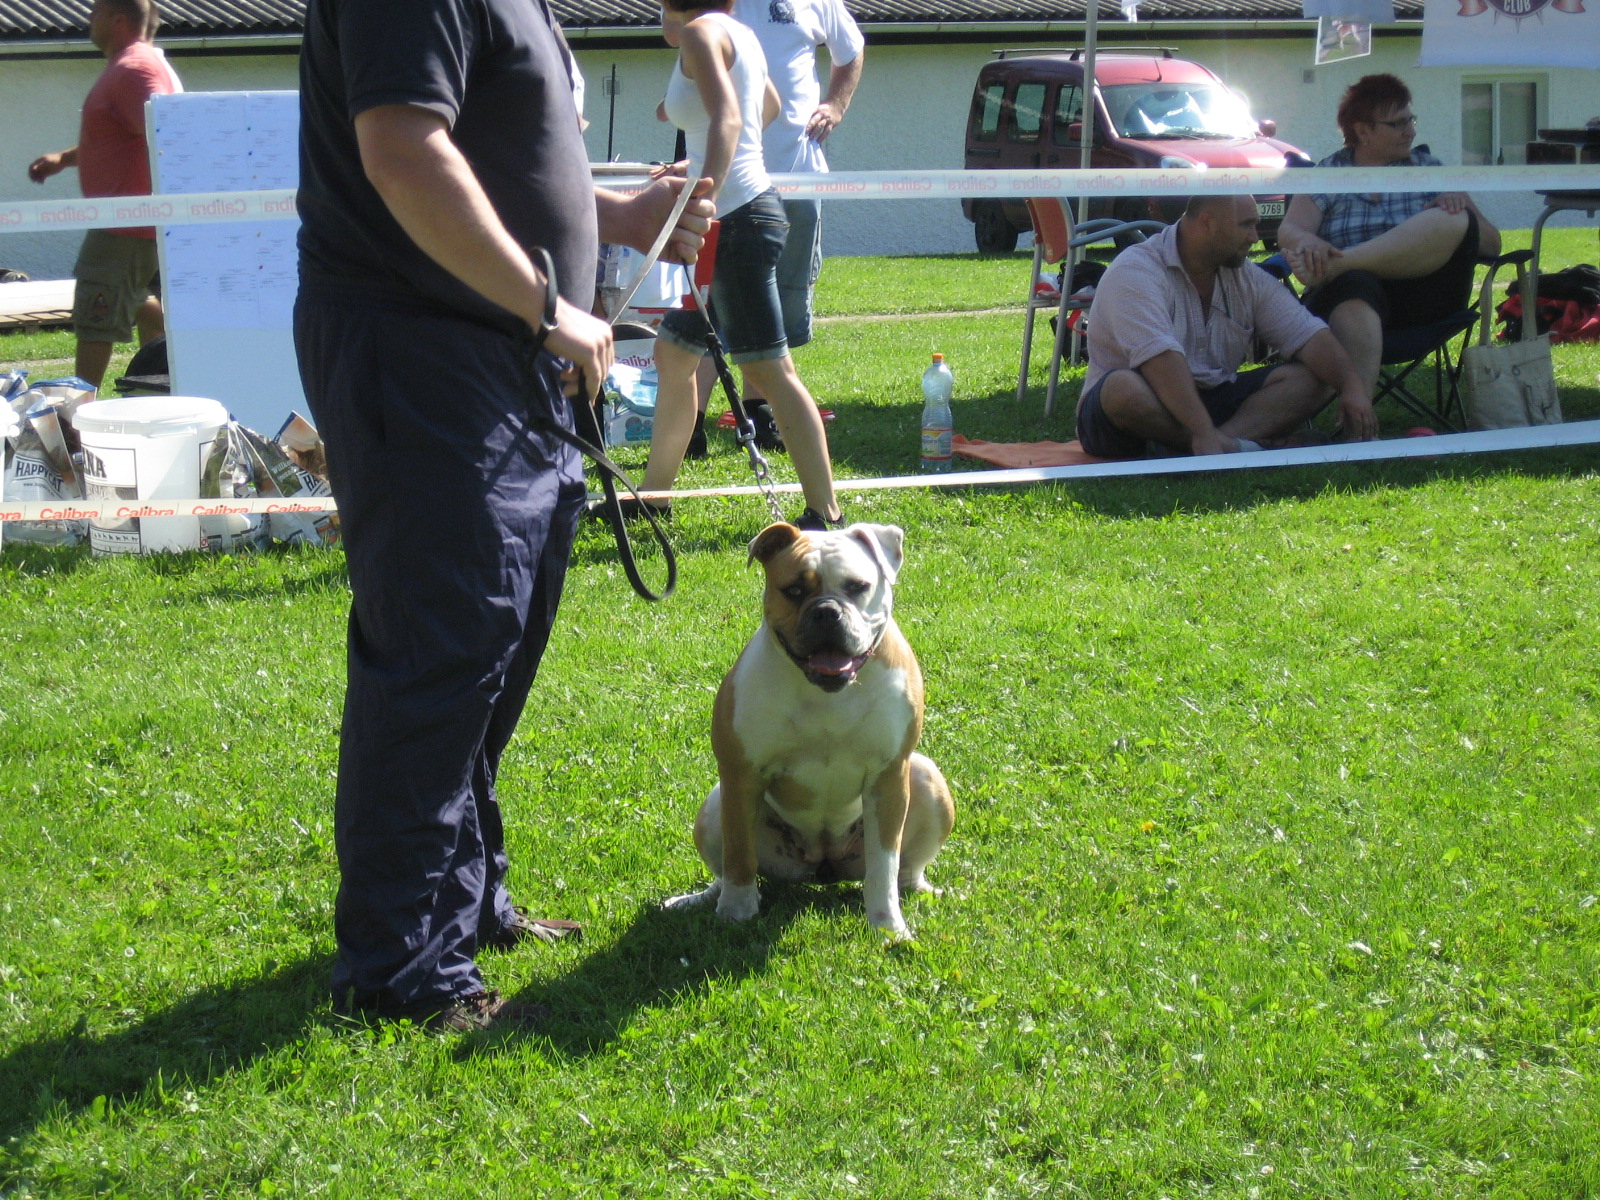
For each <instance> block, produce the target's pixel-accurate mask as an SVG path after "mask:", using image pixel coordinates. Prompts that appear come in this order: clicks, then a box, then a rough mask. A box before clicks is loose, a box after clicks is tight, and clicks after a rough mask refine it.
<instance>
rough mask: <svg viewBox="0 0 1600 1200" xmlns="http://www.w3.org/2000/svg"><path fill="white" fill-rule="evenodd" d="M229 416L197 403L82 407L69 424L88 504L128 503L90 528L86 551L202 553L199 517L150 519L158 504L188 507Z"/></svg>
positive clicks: (162, 399) (179, 400) (162, 400)
mask: <svg viewBox="0 0 1600 1200" xmlns="http://www.w3.org/2000/svg"><path fill="white" fill-rule="evenodd" d="M227 423H228V410H227V409H226V408H224V407H223V406H222V405H221V404H220V403H218V402H217V401H215V400H206V399H203V398H201V397H198V396H130V397H128V398H126V399H122V400H96V401H94V402H93V403H91V404H84V405H80V406H79V408H78V411H77V412H76V413H74V414H73V417H72V425H73V428H74V429H76V430H77V431H78V437H79V440H80V441H82V443H83V480H84V491H85V495H86V498H88V499H90V500H126V501H129V502H130V503H129V504H128V505H127V511H126V512H125V513H123V514H122V515H121V516H106V517H96V518H94V519H93V520H91V521H90V522H89V549H90V551H91V552H92V553H94V554H96V555H101V554H159V553H162V552H164V551H182V550H199V549H201V547H202V545H203V542H202V539H201V534H200V518H198V517H171V516H151V515H148V514H149V510H150V509H153V508H154V509H159V508H160V507H161V505H160V504H159V503H147V502H150V501H160V500H192V499H195V498H196V497H198V496H199V493H200V468H201V464H202V463H203V462H204V460H205V456H206V453H207V451H208V450H209V449H210V447H211V443H212V441H213V440H214V439H215V438H216V436H217V431H218V430H220V429H221V428H222V427H223V426H224V425H226V424H227Z"/></svg>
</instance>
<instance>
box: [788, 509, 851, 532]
mask: <svg viewBox="0 0 1600 1200" xmlns="http://www.w3.org/2000/svg"><path fill="white" fill-rule="evenodd" d="M794 527H795V528H796V529H804V530H806V531H807V532H809V533H827V532H828V531H829V530H830V529H843V528H844V512H843V511H842V510H841V511H840V513H839V517H838V519H837V520H834V521H830V520H829V519H828V518H827V517H825V516H823V515H822V514H821V513H819V512H818V511H817V510H816V509H814V508H807V509H806V510H805V512H803V513H801V514H800V515H799V516H798V517H796V518H795V519H794Z"/></svg>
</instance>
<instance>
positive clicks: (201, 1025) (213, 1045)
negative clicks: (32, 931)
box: [0, 956, 333, 1178]
mask: <svg viewBox="0 0 1600 1200" xmlns="http://www.w3.org/2000/svg"><path fill="white" fill-rule="evenodd" d="M332 970H333V960H332V958H331V956H322V957H312V958H306V959H302V960H301V961H299V962H296V963H291V964H290V965H288V966H281V967H274V968H272V969H270V970H267V971H264V972H263V973H262V974H261V975H259V976H257V977H255V978H254V979H246V980H240V981H236V982H232V983H227V984H220V985H218V986H216V987H209V988H203V989H201V990H200V991H198V992H195V993H194V994H193V995H192V996H189V997H188V998H186V999H184V1000H181V1001H179V1002H178V1003H177V1004H174V1005H173V1006H172V1007H170V1008H166V1009H162V1010H161V1011H160V1012H157V1013H152V1014H150V1015H149V1016H147V1017H145V1018H144V1019H142V1020H140V1021H137V1022H135V1023H134V1024H132V1025H129V1026H128V1027H126V1028H124V1029H118V1030H115V1031H113V1032H110V1033H105V1034H101V1035H98V1036H94V1035H91V1034H89V1032H88V1028H87V1027H88V1022H87V1019H80V1020H79V1022H78V1024H77V1026H76V1027H74V1028H73V1029H72V1030H70V1031H69V1032H67V1033H64V1034H60V1035H58V1036H55V1037H48V1038H44V1039H41V1040H39V1041H33V1042H28V1043H26V1044H25V1045H21V1046H17V1047H16V1048H14V1049H12V1050H11V1051H9V1052H8V1053H6V1054H4V1055H3V1056H0V1080H4V1085H3V1086H0V1141H3V1140H4V1139H8V1138H17V1139H19V1140H20V1139H24V1138H25V1137H26V1136H27V1135H28V1133H29V1132H30V1131H31V1130H32V1129H33V1128H34V1127H35V1126H37V1125H38V1124H39V1123H40V1122H41V1121H43V1120H45V1119H47V1118H49V1117H51V1116H55V1115H59V1114H66V1115H71V1114H74V1113H76V1112H78V1111H81V1110H84V1109H90V1108H96V1107H98V1106H100V1105H102V1104H104V1103H106V1102H112V1103H115V1102H116V1101H117V1100H119V1099H123V1098H126V1097H129V1096H133V1095H135V1094H137V1093H140V1092H145V1091H151V1090H154V1091H156V1092H158V1093H159V1092H164V1091H168V1090H176V1091H178V1092H179V1093H181V1092H183V1091H184V1090H193V1089H194V1088H196V1087H198V1086H200V1085H202V1084H205V1083H207V1082H209V1081H211V1080H214V1079H217V1078H219V1077H220V1076H223V1075H226V1074H229V1073H230V1072H232V1071H235V1070H237V1069H238V1068H239V1067H241V1066H242V1065H244V1064H246V1063H248V1062H250V1061H251V1060H252V1059H255V1058H258V1057H260V1056H261V1055H264V1054H271V1053H273V1052H274V1051H275V1050H277V1049H278V1048H279V1047H281V1046H284V1045H287V1044H290V1043H293V1042H298V1041H301V1040H303V1039H304V1038H305V1036H306V1032H307V1028H308V1026H310V1025H311V1024H313V1022H314V1018H313V1014H314V1013H315V1012H317V1010H318V1009H326V1008H327V1001H328V977H329V974H330V973H331V972H332ZM102 1098H103V1099H102ZM0 1178H3V1177H0Z"/></svg>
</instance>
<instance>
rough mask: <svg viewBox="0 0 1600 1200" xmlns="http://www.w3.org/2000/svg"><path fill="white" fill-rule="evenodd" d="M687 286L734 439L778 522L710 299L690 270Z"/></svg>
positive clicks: (768, 473) (766, 470)
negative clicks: (702, 322)
mask: <svg viewBox="0 0 1600 1200" xmlns="http://www.w3.org/2000/svg"><path fill="white" fill-rule="evenodd" d="M689 286H690V287H691V288H692V289H693V290H694V298H695V303H696V304H698V305H699V306H700V312H701V314H702V315H703V316H704V317H705V319H706V330H707V333H706V353H707V354H709V355H710V356H711V365H712V366H713V367H715V368H716V372H717V382H718V383H720V384H721V385H722V393H723V395H724V396H726V397H727V399H728V411H730V412H731V413H733V436H734V440H736V441H737V442H738V443H739V445H741V446H743V447H744V449H745V453H746V454H748V455H749V456H750V471H751V473H752V474H753V475H754V476H755V477H756V486H757V487H758V488H760V489H761V494H762V495H763V496H765V497H766V499H767V511H768V512H769V513H770V514H771V515H772V520H773V523H774V524H778V523H781V522H782V521H783V520H784V519H785V518H784V515H783V508H782V506H781V505H780V504H779V503H778V493H777V489H776V488H774V487H773V486H772V469H771V467H770V466H769V465H768V463H767V459H766V456H765V455H764V454H762V453H761V448H760V447H759V446H757V445H756V425H755V421H754V420H752V419H751V416H750V409H749V407H748V406H746V404H745V402H744V401H743V400H742V399H741V398H740V396H739V385H738V384H736V383H735V382H734V380H733V371H732V370H730V369H729V367H728V356H727V353H726V351H725V350H724V347H723V345H722V339H721V338H720V337H719V336H717V325H716V322H715V321H713V320H712V319H711V302H710V300H708V299H707V298H706V293H705V289H704V288H702V287H701V286H700V282H699V280H697V279H696V278H695V277H694V273H693V272H692V271H691V272H690V275H689Z"/></svg>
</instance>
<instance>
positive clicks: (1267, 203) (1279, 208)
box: [1256, 200, 1284, 217]
mask: <svg viewBox="0 0 1600 1200" xmlns="http://www.w3.org/2000/svg"><path fill="white" fill-rule="evenodd" d="M1283 203H1284V202H1283V201H1282V200H1258V201H1256V216H1258V217H1281V216H1283Z"/></svg>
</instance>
